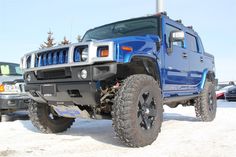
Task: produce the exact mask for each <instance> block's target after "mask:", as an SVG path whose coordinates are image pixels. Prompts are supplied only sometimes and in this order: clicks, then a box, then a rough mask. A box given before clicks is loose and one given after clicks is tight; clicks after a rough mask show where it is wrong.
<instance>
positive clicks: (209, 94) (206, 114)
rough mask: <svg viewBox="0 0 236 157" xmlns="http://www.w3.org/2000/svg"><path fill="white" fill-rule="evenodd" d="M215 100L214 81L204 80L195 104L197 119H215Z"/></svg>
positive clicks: (205, 120) (208, 120)
mask: <svg viewBox="0 0 236 157" xmlns="http://www.w3.org/2000/svg"><path fill="white" fill-rule="evenodd" d="M216 110H217V101H216V93H215V86H214V83H212V82H210V81H206V83H205V86H204V89H203V91H202V93H201V95H200V97H199V99H198V101H197V103H196V104H195V112H196V116H197V118H198V119H200V120H201V121H204V122H210V121H213V120H214V119H215V116H216Z"/></svg>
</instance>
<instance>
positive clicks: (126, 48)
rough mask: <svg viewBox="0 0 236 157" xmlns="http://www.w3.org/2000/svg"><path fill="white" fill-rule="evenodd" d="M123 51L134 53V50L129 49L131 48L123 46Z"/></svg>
mask: <svg viewBox="0 0 236 157" xmlns="http://www.w3.org/2000/svg"><path fill="white" fill-rule="evenodd" d="M121 49H122V50H124V51H128V52H131V51H133V48H132V47H129V46H122V47H121Z"/></svg>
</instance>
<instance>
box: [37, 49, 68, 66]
mask: <svg viewBox="0 0 236 157" xmlns="http://www.w3.org/2000/svg"><path fill="white" fill-rule="evenodd" d="M68 54H69V48H64V49H59V50H54V51H47V52H42V53H39V54H37V55H36V56H35V65H34V66H35V67H42V66H48V65H57V64H65V63H68Z"/></svg>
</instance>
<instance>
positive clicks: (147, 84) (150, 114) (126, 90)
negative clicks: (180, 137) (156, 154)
mask: <svg viewBox="0 0 236 157" xmlns="http://www.w3.org/2000/svg"><path fill="white" fill-rule="evenodd" d="M112 120H113V127H114V130H115V132H116V135H117V136H118V137H119V138H120V139H121V141H122V142H124V143H125V144H126V145H128V146H131V147H142V146H146V145H149V144H151V143H152V142H153V141H155V140H156V138H157V136H158V134H159V132H160V129H161V124H162V121H163V103H162V94H161V90H160V87H159V84H158V82H157V81H155V80H154V79H153V77H151V76H148V75H133V76H130V77H128V78H127V79H126V80H125V81H124V84H123V86H122V87H121V89H120V90H119V91H118V93H117V95H116V97H115V99H114V105H113V111H112Z"/></svg>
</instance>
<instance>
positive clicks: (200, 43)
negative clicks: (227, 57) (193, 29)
mask: <svg viewBox="0 0 236 157" xmlns="http://www.w3.org/2000/svg"><path fill="white" fill-rule="evenodd" d="M198 47H199V52H200V53H204V52H205V50H204V47H203V44H202V41H201V39H200V37H198Z"/></svg>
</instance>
